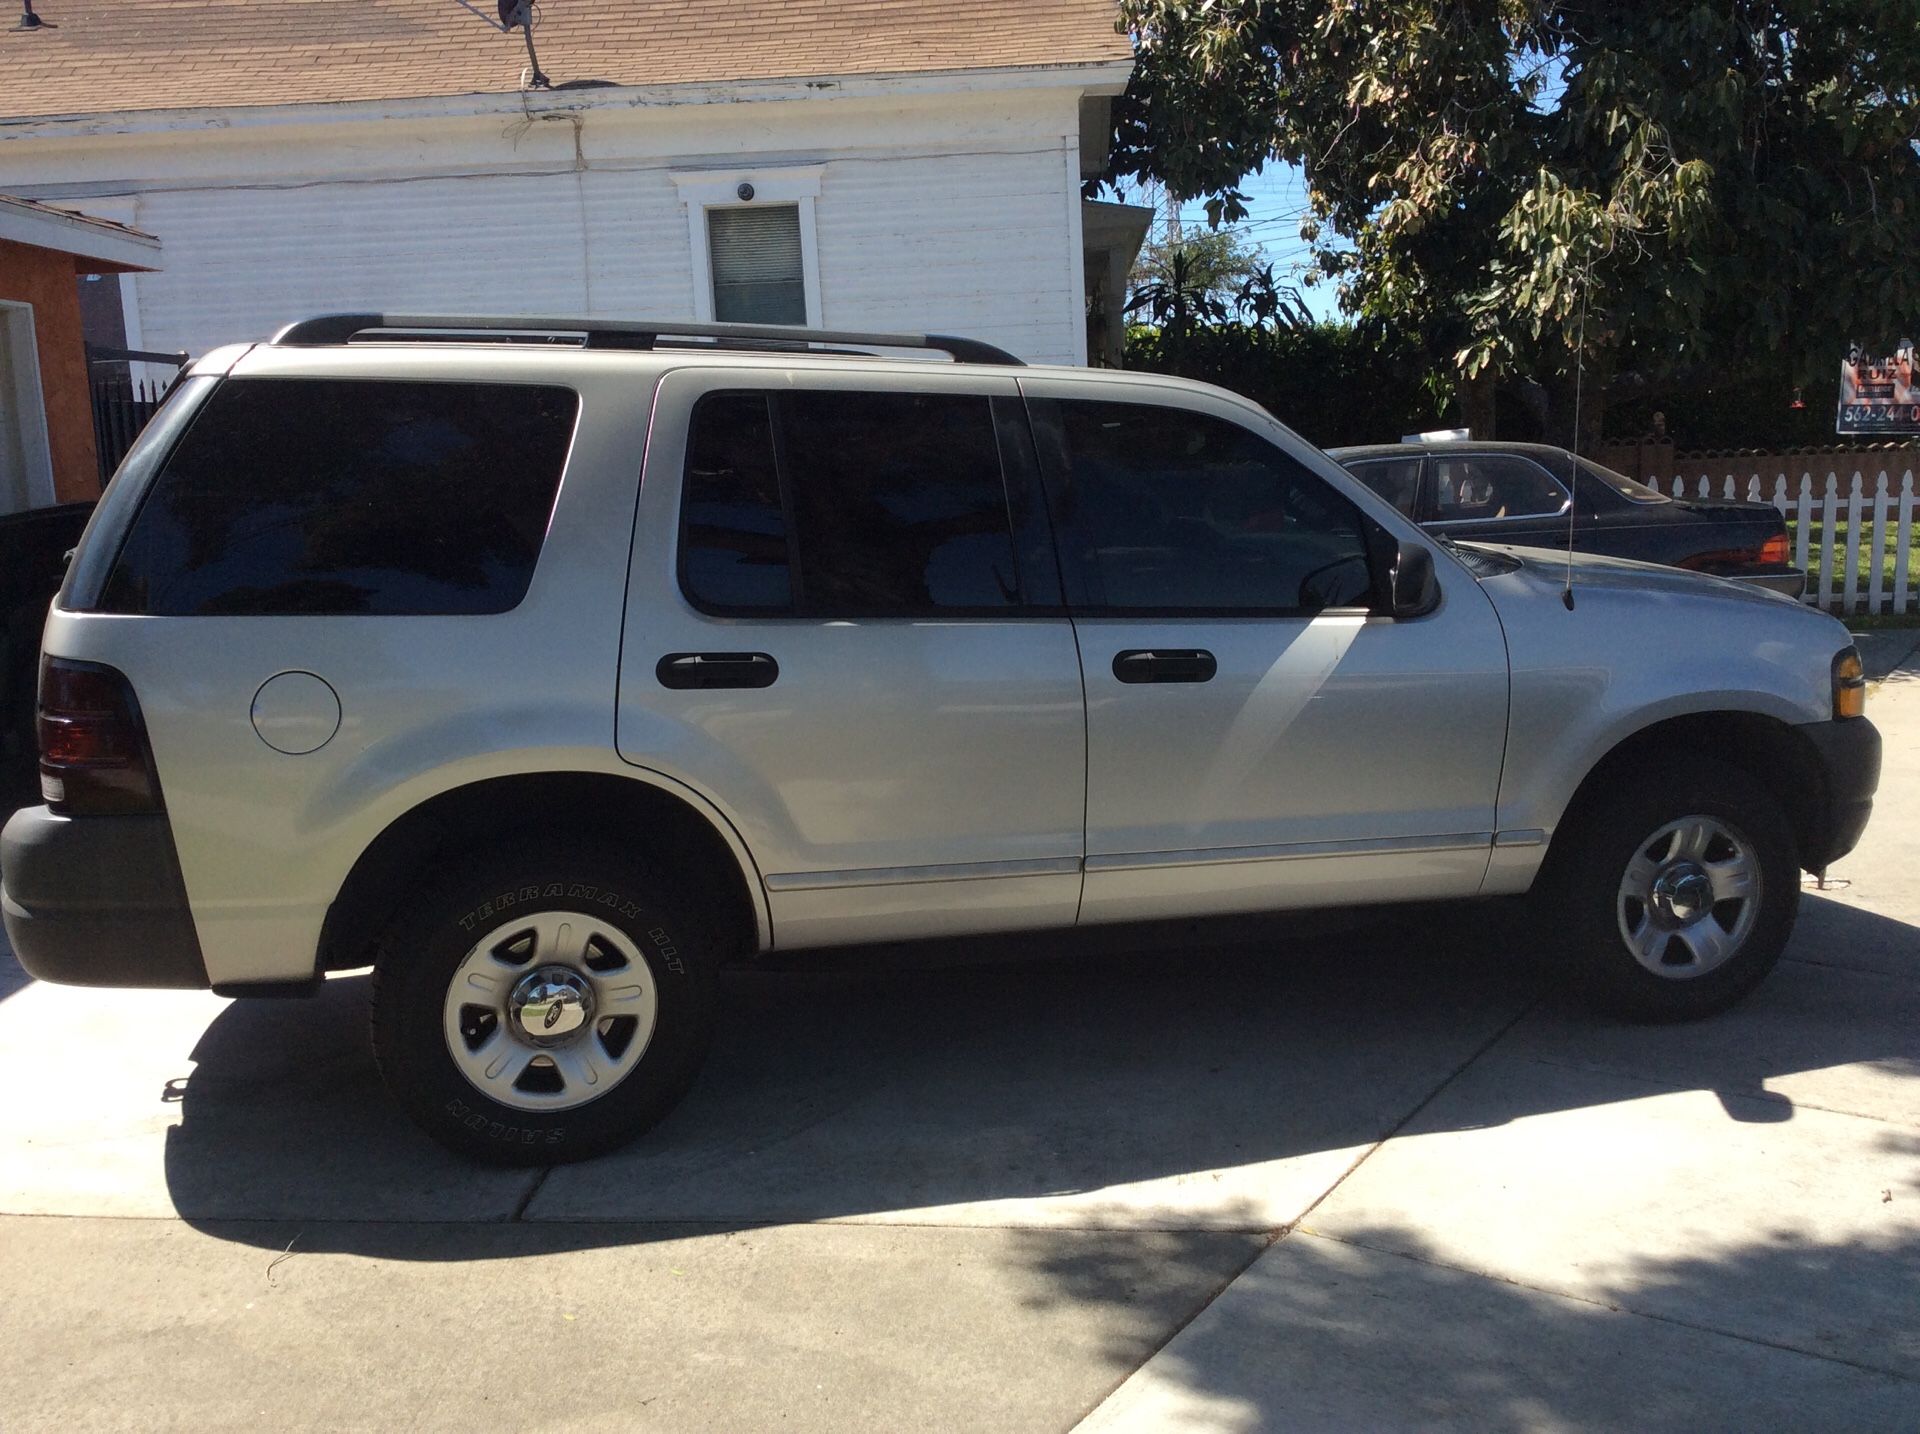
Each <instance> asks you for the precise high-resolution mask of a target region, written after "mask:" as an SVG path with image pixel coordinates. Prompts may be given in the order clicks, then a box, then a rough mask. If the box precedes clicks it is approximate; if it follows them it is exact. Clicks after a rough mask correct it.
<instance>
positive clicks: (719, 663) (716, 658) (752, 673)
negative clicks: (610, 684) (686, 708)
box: [653, 652, 780, 692]
mask: <svg viewBox="0 0 1920 1434" xmlns="http://www.w3.org/2000/svg"><path fill="white" fill-rule="evenodd" d="M653 675H654V676H655V677H657V678H659V679H660V685H661V686H662V687H671V688H673V689H674V690H676V691H680V692H704V691H707V690H709V689H712V688H716V687H771V686H773V683H774V679H775V678H777V677H778V676H779V675H780V664H779V663H777V662H775V661H774V660H773V658H772V657H770V656H769V655H768V654H766V653H764V652H669V653H668V654H667V655H666V656H665V657H663V658H661V659H660V662H659V665H658V666H656V667H655V668H654V669H653Z"/></svg>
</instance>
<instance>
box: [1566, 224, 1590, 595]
mask: <svg viewBox="0 0 1920 1434" xmlns="http://www.w3.org/2000/svg"><path fill="white" fill-rule="evenodd" d="M1592 280H1593V260H1591V259H1589V260H1587V270H1586V273H1585V274H1583V275H1582V276H1581V279H1580V331H1579V334H1578V336H1577V337H1576V338H1575V339H1574V353H1573V446H1572V448H1571V449H1570V450H1569V452H1568V454H1567V583H1566V586H1565V587H1563V588H1562V589H1561V590H1560V601H1561V602H1563V603H1565V604H1566V605H1567V611H1568V612H1572V611H1573V520H1574V518H1575V516H1576V515H1577V514H1578V513H1579V511H1580V385H1581V382H1582V381H1583V380H1584V379H1585V378H1586V375H1587V290H1588V288H1589V287H1590V286H1591V283H1592Z"/></svg>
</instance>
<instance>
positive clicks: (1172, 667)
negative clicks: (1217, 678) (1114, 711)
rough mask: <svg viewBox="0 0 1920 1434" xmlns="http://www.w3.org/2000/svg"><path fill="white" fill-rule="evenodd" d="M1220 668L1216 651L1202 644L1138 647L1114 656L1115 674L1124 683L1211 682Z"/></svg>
mask: <svg viewBox="0 0 1920 1434" xmlns="http://www.w3.org/2000/svg"><path fill="white" fill-rule="evenodd" d="M1219 670H1220V664H1219V663H1217V662H1215V661H1214V660H1213V654H1212V653H1211V652H1208V651H1207V650H1206V649H1204V648H1199V647H1156V648H1139V647H1136V648H1129V649H1128V650H1127V651H1125V652H1120V653H1115V654H1114V658H1113V675H1114V676H1115V677H1117V678H1119V679H1120V680H1121V681H1122V682H1211V681H1213V674H1214V673H1216V672H1218V671H1219Z"/></svg>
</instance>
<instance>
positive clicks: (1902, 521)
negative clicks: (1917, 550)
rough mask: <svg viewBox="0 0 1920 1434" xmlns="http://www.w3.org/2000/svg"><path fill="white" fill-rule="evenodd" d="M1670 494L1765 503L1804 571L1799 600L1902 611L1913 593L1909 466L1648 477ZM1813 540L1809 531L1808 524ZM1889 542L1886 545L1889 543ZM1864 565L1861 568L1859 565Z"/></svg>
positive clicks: (1919, 591)
mask: <svg viewBox="0 0 1920 1434" xmlns="http://www.w3.org/2000/svg"><path fill="white" fill-rule="evenodd" d="M1653 486H1654V487H1657V488H1659V489H1660V490H1661V491H1662V492H1669V493H1672V494H1673V496H1674V497H1676V498H1745V499H1747V500H1748V501H1749V502H1754V503H1771V504H1773V506H1774V507H1776V508H1778V509H1779V510H1780V512H1781V515H1782V516H1783V517H1785V518H1786V520H1787V525H1788V528H1789V530H1790V532H1791V533H1792V536H1793V563H1794V566H1795V567H1797V568H1800V569H1802V570H1803V571H1804V572H1805V573H1806V575H1807V591H1806V594H1805V596H1804V597H1803V598H1802V601H1804V602H1807V603H1811V604H1813V605H1814V606H1816V607H1820V608H1824V609H1826V610H1827V611H1828V612H1833V613H1842V614H1851V613H1904V612H1910V611H1912V610H1913V607H1914V604H1915V600H1916V599H1917V598H1920V573H1909V571H1908V565H1909V563H1908V560H1909V555H1910V554H1911V552H1912V550H1913V542H1914V529H1913V509H1914V470H1913V469H1911V468H1908V469H1906V470H1905V471H1904V472H1902V471H1900V470H1898V469H1894V468H1883V469H1880V470H1878V471H1876V472H1874V473H1873V474H1872V476H1871V477H1869V476H1868V475H1867V472H1866V470H1862V469H1856V470H1854V472H1853V474H1852V476H1851V477H1848V478H1843V477H1842V476H1841V475H1840V474H1839V473H1836V472H1831V471H1830V472H1828V473H1826V474H1825V475H1824V476H1823V477H1821V478H1819V479H1816V478H1815V477H1814V475H1813V473H1812V472H1811V471H1808V472H1803V473H1801V475H1800V477H1799V478H1798V480H1796V481H1790V480H1789V478H1788V476H1787V475H1786V474H1784V473H1780V474H1776V475H1775V476H1774V477H1773V478H1772V479H1771V480H1769V479H1767V478H1765V477H1763V476H1762V475H1761V474H1759V473H1754V474H1751V475H1750V476H1748V477H1747V478H1745V479H1740V478H1736V477H1734V476H1732V475H1731V474H1727V475H1725V476H1722V477H1710V476H1707V475H1705V474H1703V475H1701V476H1699V477H1697V478H1688V477H1678V478H1674V479H1672V480H1670V481H1667V480H1655V481H1654V483H1653ZM1816 526H1817V527H1818V529H1819V542H1818V544H1817V545H1816V544H1815V543H1814V542H1813V541H1812V539H1813V535H1814V529H1815V527H1816ZM1890 544H1891V546H1889V545H1890ZM1863 566H1864V567H1865V568H1866V571H1865V573H1864V574H1863V573H1862V572H1861V568H1862V567H1863Z"/></svg>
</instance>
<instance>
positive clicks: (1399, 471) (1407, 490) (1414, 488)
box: [1347, 454, 1421, 518]
mask: <svg viewBox="0 0 1920 1434" xmlns="http://www.w3.org/2000/svg"><path fill="white" fill-rule="evenodd" d="M1420 462H1421V460H1420V457H1419V455H1418V454H1415V455H1414V456H1413V457H1411V458H1369V459H1366V460H1364V461H1361V462H1357V463H1349V464H1347V468H1348V470H1349V471H1350V472H1351V473H1352V474H1353V476H1354V477H1356V478H1358V479H1359V480H1360V481H1361V482H1362V483H1364V484H1366V485H1367V486H1368V487H1369V488H1371V489H1373V491H1374V492H1376V493H1378V494H1379V495H1380V496H1381V497H1382V498H1385V499H1386V500H1387V501H1388V502H1389V503H1391V504H1393V506H1394V507H1396V508H1398V509H1399V510H1400V511H1401V512H1402V513H1405V514H1406V515H1407V516H1408V517H1409V518H1411V517H1412V516H1413V510H1414V504H1415V503H1416V501H1417V500H1418V499H1419V497H1420Z"/></svg>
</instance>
